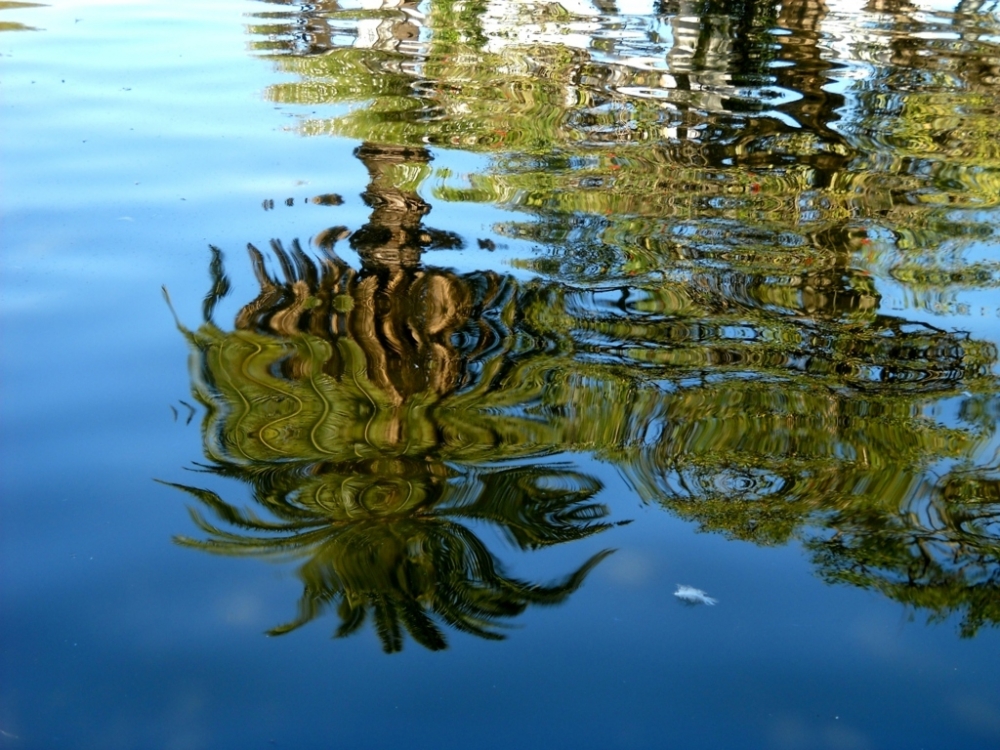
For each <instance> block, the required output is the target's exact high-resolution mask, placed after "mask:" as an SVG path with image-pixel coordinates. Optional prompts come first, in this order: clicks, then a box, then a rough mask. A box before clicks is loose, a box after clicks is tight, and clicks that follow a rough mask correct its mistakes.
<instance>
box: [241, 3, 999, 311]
mask: <svg viewBox="0 0 1000 750" xmlns="http://www.w3.org/2000/svg"><path fill="white" fill-rule="evenodd" d="M281 5H283V6H285V7H289V6H288V4H287V3H281ZM988 5H989V4H988V3H970V2H962V3H959V4H958V5H957V7H956V10H955V11H954V12H953V13H943V12H938V13H927V12H923V11H919V10H918V9H916V8H915V7H913V6H911V5H909V4H907V3H905V2H898V1H897V0H886V1H885V2H877V3H872V5H871V7H870V8H869V9H868V10H867V11H866V13H865V14H863V17H862V18H861V19H859V18H857V17H847V16H844V15H841V14H839V13H836V12H833V11H831V10H830V8H829V7H828V6H827V4H826V3H824V2H822V1H821V0H809V1H808V2H798V3H778V2H776V1H772V0H759V1H756V0H737V1H726V0H691V1H683V0H681V1H677V2H674V1H671V2H660V3H656V4H654V5H653V6H652V7H651V8H650V12H649V14H647V15H628V14H624V13H622V12H620V11H619V10H618V9H617V8H616V5H615V3H614V2H610V1H608V2H605V1H603V0H602V1H598V0H593V2H590V0H566V2H564V3H563V4H561V5H560V4H555V3H543V2H518V3H513V2H506V1H505V0H492V1H488V2H480V3H443V2H436V1H435V2H430V3H424V4H420V5H419V6H418V4H416V3H405V2H404V3H395V2H393V3H390V2H384V3H377V2H361V3H360V4H359V3H355V2H353V0H343V2H339V3H336V2H325V3H320V4H310V5H308V6H303V7H302V8H298V7H295V9H294V10H293V9H291V7H289V10H287V11H276V12H274V13H272V14H269V15H268V17H267V23H266V24H261V25H253V26H251V27H250V31H251V33H252V34H253V35H254V37H255V39H256V40H258V41H257V42H255V44H256V45H257V48H258V51H259V52H260V53H261V54H264V55H267V56H270V57H272V59H273V60H274V61H275V64H276V65H277V66H278V67H279V68H280V69H282V70H283V71H286V72H289V73H294V74H296V75H297V76H298V77H299V80H298V81H293V82H287V83H281V84H277V85H275V86H273V87H272V88H271V89H269V94H270V96H271V97H272V98H274V99H275V100H276V101H281V102H290V103H300V104H308V105H309V106H310V111H312V110H315V107H316V105H322V104H336V105H347V106H348V110H347V111H346V112H344V111H343V109H342V107H338V110H337V114H336V115H335V116H333V117H329V118H325V119H317V118H306V119H304V120H303V121H302V123H301V130H302V132H303V133H307V134H319V133H335V134H339V135H347V136H350V137H354V138H358V139H362V140H366V141H375V142H381V143H390V144H395V145H409V146H418V145H421V146H422V145H424V144H431V145H435V146H442V147H448V148H460V149H463V150H470V151H477V152H484V153H487V154H490V155H491V158H492V163H491V166H490V167H489V168H488V169H487V170H485V171H484V172H482V173H479V174H474V175H472V176H471V177H470V178H469V181H468V182H467V183H466V182H464V181H460V180H457V179H454V178H452V177H450V176H447V175H443V178H444V179H443V181H442V182H440V183H438V184H436V186H435V188H434V190H435V193H436V195H437V196H438V197H440V198H443V199H447V200H465V201H482V202H491V203H495V204H498V205H501V206H505V207H510V208H513V209H517V210H518V211H521V212H527V213H529V214H531V219H530V220H522V219H516V220H513V221H511V222H507V223H504V224H503V225H502V226H499V227H497V229H498V231H500V232H501V233H503V234H508V235H511V236H517V237H522V238H526V239H530V240H534V241H536V242H537V243H539V245H540V246H541V247H542V248H543V249H545V250H546V252H547V253H548V254H549V255H550V256H552V257H553V260H558V261H561V262H564V263H565V262H569V263H573V264H578V265H583V266H585V267H587V268H588V269H594V268H597V269H603V273H602V275H603V276H604V277H607V276H608V275H611V276H613V277H614V278H618V279H621V278H624V277H625V276H626V275H629V276H636V275H642V274H657V273H659V272H661V271H662V270H663V269H664V267H665V266H667V265H670V266H674V265H676V264H682V265H687V266H691V265H698V264H705V263H709V264H717V263H731V262H734V258H735V262H736V264H737V265H740V264H741V263H743V264H745V265H746V266H747V267H749V266H752V265H757V264H760V263H763V264H765V267H766V265H768V264H769V262H773V261H774V260H775V253H774V252H773V249H774V248H775V247H779V248H781V249H782V251H783V252H782V253H781V254H780V258H778V259H777V260H778V261H779V262H780V263H781V264H782V267H783V268H788V269H791V270H794V271H797V272H800V273H805V272H810V273H814V274H815V273H818V272H821V271H822V270H824V269H825V270H828V271H829V272H831V273H835V272H836V270H835V269H837V268H840V267H843V266H844V265H846V264H848V263H849V264H851V265H852V266H854V267H855V268H858V267H867V268H868V269H869V270H870V271H874V272H877V273H880V274H886V273H888V274H890V275H891V276H892V277H893V278H894V279H895V280H896V281H898V282H900V283H902V284H905V285H906V286H907V287H908V288H909V289H910V290H912V292H913V293H914V295H915V300H916V301H917V302H919V304H921V305H924V306H926V307H928V308H934V307H936V306H938V305H941V304H943V303H947V302H948V301H949V300H952V299H953V297H954V293H955V290H957V289H962V288H969V287H972V288H992V287H996V286H997V285H998V281H1000V266H998V265H997V262H996V260H995V258H990V257H989V256H988V255H987V257H983V255H984V254H983V252H982V247H983V245H984V244H987V243H988V244H989V245H991V246H992V247H995V246H996V231H995V227H996V226H997V224H998V223H1000V220H998V215H997V210H998V208H1000V153H998V151H997V141H996V139H995V138H994V137H993V135H992V133H993V131H994V130H995V127H994V125H995V121H996V120H997V118H998V116H1000V107H998V104H997V103H998V102H1000V96H998V90H997V82H998V81H1000V68H998V65H997V59H1000V46H998V44H997V41H996V40H997V37H998V33H1000V20H998V17H997V15H996V14H995V13H993V12H990V11H989V8H988V7H986V6H988ZM917 31H919V32H922V33H915V32H917ZM265 39H266V41H264V40H265ZM956 39H961V42H960V43H959V42H957V41H954V40H956ZM584 278H586V277H585V276H581V277H580V280H581V281H582V279H584Z"/></svg>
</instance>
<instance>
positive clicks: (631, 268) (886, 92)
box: [179, 1, 1000, 651]
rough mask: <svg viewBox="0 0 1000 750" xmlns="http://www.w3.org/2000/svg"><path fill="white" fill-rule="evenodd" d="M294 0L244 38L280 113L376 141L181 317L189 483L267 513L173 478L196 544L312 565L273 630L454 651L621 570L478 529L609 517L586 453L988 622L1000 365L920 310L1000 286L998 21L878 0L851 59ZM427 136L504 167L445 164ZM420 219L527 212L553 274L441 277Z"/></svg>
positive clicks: (580, 523)
mask: <svg viewBox="0 0 1000 750" xmlns="http://www.w3.org/2000/svg"><path fill="white" fill-rule="evenodd" d="M275 5H276V6H280V7H278V8H277V9H276V10H273V11H268V12H267V13H258V14H257V15H256V16H255V18H254V19H253V23H252V24H251V26H250V27H249V31H250V33H251V35H252V36H253V38H254V42H253V45H254V47H255V49H256V50H257V52H258V53H259V54H261V55H265V56H267V57H269V58H271V59H272V60H273V61H274V63H275V65H276V66H277V67H278V68H279V69H280V70H282V71H283V72H286V73H291V74H294V75H296V76H297V77H298V79H297V81H294V82H288V83H281V84H277V85H275V86H273V87H271V88H270V89H269V90H268V96H269V97H270V98H271V99H273V100H274V101H279V102H286V103H291V104H305V105H308V106H309V111H310V112H312V111H313V110H315V109H316V108H317V107H321V106H323V105H337V108H336V112H337V114H335V115H332V116H330V117H328V118H321V117H320V118H317V117H314V116H312V115H308V116H305V115H304V116H303V117H302V119H301V120H300V121H299V123H298V128H299V132H300V133H301V134H303V135H323V134H331V135H338V136H347V137H353V138H357V139H359V140H361V141H362V145H361V146H359V147H358V149H357V151H356V155H357V157H358V158H359V159H360V160H361V162H362V163H363V164H364V166H365V167H366V169H367V171H368V174H369V185H368V188H367V190H366V192H365V193H364V194H363V198H364V200H365V202H366V203H367V205H368V206H369V207H370V208H371V215H370V218H369V221H368V223H367V224H365V225H364V226H362V227H359V228H357V229H354V230H353V231H352V230H351V229H349V228H348V227H334V228H331V229H329V230H326V231H324V232H322V233H321V234H320V235H318V236H317V237H316V238H315V242H316V245H317V252H315V253H314V252H313V251H311V250H310V251H308V252H307V251H306V250H304V249H303V248H302V247H301V246H300V245H299V243H298V242H297V241H296V242H293V243H292V244H291V245H290V246H288V247H285V246H284V245H282V244H281V243H280V242H277V241H275V242H274V243H272V247H271V248H270V250H269V251H267V252H263V251H261V250H259V249H258V248H255V247H253V246H251V247H250V248H249V252H250V259H251V263H252V264H253V267H254V270H255V273H256V276H257V280H258V282H259V285H260V294H259V296H258V297H257V298H256V299H255V300H253V301H251V302H249V303H247V304H246V305H245V306H244V307H243V308H242V309H241V310H240V312H239V313H238V315H237V317H236V321H235V325H234V327H233V329H232V330H228V331H227V330H224V329H222V328H220V327H218V326H217V325H216V324H215V323H214V322H213V320H212V316H213V312H214V309H215V303H216V302H217V301H218V299H219V298H221V297H222V296H224V295H225V294H227V293H228V282H227V281H226V279H225V273H224V268H223V265H222V263H223V260H222V254H221V251H218V250H216V251H214V255H213V261H212V274H213V280H214V286H213V289H212V292H211V293H210V295H209V297H208V298H207V299H206V304H205V323H204V324H203V325H202V326H201V327H200V328H199V329H198V330H196V331H187V330H185V334H186V335H187V337H188V340H189V342H190V344H191V347H192V350H193V352H194V354H195V359H194V361H195V365H194V367H193V370H192V380H193V386H194V391H195V394H196V397H197V398H198V399H199V401H200V402H201V403H202V404H203V405H205V406H206V407H207V409H208V414H207V416H206V418H205V421H204V424H203V431H204V447H205V453H206V458H207V460H208V463H207V464H206V466H205V467H204V468H205V470H207V471H210V472H213V473H216V474H220V475H223V476H227V477H234V478H238V479H240V480H241V481H243V482H246V483H247V484H248V485H249V486H250V487H251V488H252V490H253V497H254V500H255V502H256V503H257V504H258V505H259V506H261V507H263V508H265V509H266V510H267V511H268V513H269V518H271V519H273V520H263V519H260V518H258V517H257V516H255V515H253V514H251V513H250V512H249V511H246V510H241V509H238V508H236V507H233V506H231V505H229V504H227V503H226V502H225V501H223V500H222V499H221V498H220V497H218V496H217V495H215V494H213V493H211V492H208V491H206V490H201V489H196V488H192V487H186V488H185V489H186V490H187V491H188V492H190V493H191V494H192V496H194V497H195V498H196V499H197V500H198V501H199V507H200V508H201V510H200V511H195V520H196V522H197V523H198V525H199V526H200V527H201V529H202V531H203V532H204V537H203V538H201V539H200V540H193V539H189V538H186V537H182V538H180V539H179V541H180V542H181V543H182V544H186V545H191V546H195V547H199V548H203V549H207V550H210V551H215V552H220V553H226V554H250V555H276V556H279V557H282V558H287V557H289V556H291V557H295V558H296V559H301V560H303V563H302V566H301V568H300V576H301V578H302V579H303V583H304V586H305V592H304V594H303V598H302V601H301V606H300V612H299V615H298V617H297V618H296V619H295V620H294V621H293V622H292V623H290V624H289V625H286V626H282V627H279V628H277V629H276V630H275V631H273V632H284V631H286V630H288V629H290V628H293V627H295V626H297V625H299V624H301V623H303V622H306V621H308V620H310V619H312V618H313V617H315V616H316V615H318V614H319V613H320V612H321V611H322V610H323V609H324V608H326V607H336V609H337V611H338V614H339V617H340V621H341V624H340V626H339V629H338V631H337V632H338V633H339V634H347V633H350V632H353V631H355V630H356V629H357V628H358V627H360V626H361V624H362V621H363V620H364V618H365V617H366V616H369V615H370V616H371V617H372V619H373V620H374V622H375V625H376V628H377V630H378V632H379V634H380V636H381V638H382V642H383V645H384V646H385V648H386V650H390V651H392V650H397V649H398V648H400V646H401V643H402V641H401V638H402V632H403V630H406V631H408V632H410V633H411V635H412V636H413V637H414V638H415V639H416V640H417V641H419V642H421V643H423V644H424V645H426V646H429V647H431V648H440V647H442V646H443V645H444V636H443V634H442V632H441V629H440V625H441V623H443V624H444V625H447V626H450V627H455V628H458V629H461V630H465V631H467V632H473V633H477V634H479V635H484V636H487V637H497V636H498V635H499V630H498V628H499V626H500V625H501V624H502V623H504V622H508V621H509V618H511V617H512V616H514V615H517V614H518V613H520V612H522V611H523V610H524V609H525V608H526V607H527V606H528V605H529V604H532V603H539V604H541V603H555V602H558V601H562V600H563V599H565V598H566V597H567V596H568V595H569V594H570V593H572V591H574V590H575V589H576V588H577V587H578V586H579V585H580V584H581V582H582V580H583V578H584V577H585V576H586V574H587V572H588V571H589V570H590V569H591V568H592V567H593V565H595V564H597V562H599V560H600V557H601V555H598V556H597V557H595V558H592V559H591V560H589V561H587V562H585V563H584V564H583V565H582V566H581V567H580V568H579V569H577V570H576V571H574V572H572V573H570V574H568V575H567V577H566V578H564V579H562V580H560V581H557V582H555V583H553V584H550V585H547V586H541V585H537V584H532V583H529V582H527V581H521V580H515V579H512V578H510V577H508V576H507V574H506V573H505V572H504V571H503V567H502V565H500V564H499V562H498V561H497V559H496V558H495V557H494V555H493V554H492V553H491V552H489V551H488V550H487V549H486V548H485V547H484V546H483V544H482V542H481V541H480V540H479V539H478V538H477V537H476V536H475V535H474V533H473V532H472V530H471V526H470V523H469V522H471V521H476V522H479V521H485V522H487V523H490V524H492V525H494V526H496V527H498V528H500V529H502V530H503V531H504V533H505V534H506V535H507V536H508V538H509V539H510V540H512V541H513V542H514V544H515V545H516V546H517V547H519V548H521V549H534V548H537V547H541V546H546V545H551V544H556V543H561V542H568V541H572V540H574V539H579V538H582V537H585V536H588V535H590V534H593V533H596V532H599V531H601V530H604V529H606V528H608V526H609V525H610V524H611V521H610V520H609V510H608V509H607V508H606V507H605V506H603V505H601V504H599V503H597V502H595V500H594V498H595V495H596V494H597V493H598V492H599V491H600V489H601V484H600V482H599V481H598V480H597V479H596V478H594V477H591V476H588V475H587V474H585V473H583V472H582V471H580V470H578V469H576V468H574V467H573V466H571V465H565V464H551V463H547V462H545V461H542V459H543V458H544V457H548V456H553V455H556V454H559V455H564V454H572V453H580V454H589V455H594V456H596V457H598V458H600V459H602V460H605V461H608V462H611V463H613V464H614V465H615V466H617V467H618V469H619V470H620V472H621V474H622V476H624V477H625V478H626V479H627V481H628V482H629V483H630V485H631V486H632V487H633V488H634V490H635V491H636V493H637V494H638V495H639V497H640V498H641V499H642V500H643V501H644V502H646V503H652V504H659V505H661V506H662V507H663V508H665V509H666V510H668V511H669V512H671V513H673V514H676V515H677V516H679V517H681V518H683V519H686V520H689V521H691V522H693V523H695V524H697V526H698V527H699V528H700V529H702V530H704V531H711V532H714V533H719V534H722V535H724V536H726V537H729V538H733V539H742V540H747V541H752V542H755V543H757V544H764V545H775V544H786V543H789V542H791V541H797V542H799V543H801V544H802V545H803V546H804V548H805V549H806V550H807V553H808V554H809V555H811V557H812V560H813V562H814V564H815V566H816V568H817V571H818V573H819V575H820V576H821V577H822V578H823V579H824V580H827V581H830V582H836V583H849V584H851V585H855V586H861V587H865V588H869V589H873V590H876V591H879V592H881V593H882V594H884V595H886V596H888V597H891V598H892V599H894V600H897V601H899V602H902V603H904V604H905V605H908V606H911V607H913V608H915V609H918V610H922V611H925V612H926V613H927V614H928V615H929V617H930V618H931V619H932V620H937V619H942V620H943V619H945V618H949V617H951V616H952V615H955V616H957V617H958V618H959V619H960V623H961V624H960V626H959V627H960V632H961V634H962V635H965V636H972V635H974V634H975V633H976V631H977V630H978V629H979V628H980V627H982V626H984V625H996V624H997V623H998V622H1000V494H998V493H1000V447H998V431H997V421H998V417H1000V398H998V395H997V394H998V382H997V377H996V368H997V350H996V344H995V342H993V341H990V340H986V339H984V338H982V337H977V336H973V335H970V334H969V333H967V332H963V331H961V330H948V329H946V328H945V327H938V326H935V325H933V324H931V323H928V322H927V319H928V318H929V317H930V316H929V315H928V313H932V312H935V311H939V310H941V309H948V310H951V311H952V312H954V313H956V314H957V315H962V314H967V313H966V312H963V304H964V303H963V302H962V301H961V300H962V297H961V294H962V293H963V292H965V291H969V290H972V291H978V290H985V289H991V288H995V287H996V286H998V281H1000V265H998V262H997V260H996V252H995V251H996V246H997V226H998V225H1000V222H998V206H1000V151H998V150H997V142H996V139H995V137H993V136H992V135H991V133H992V132H993V130H992V129H993V127H994V125H993V123H995V120H996V117H997V115H998V114H1000V112H998V109H997V102H998V101H1000V99H998V98H997V96H996V93H997V91H996V88H997V86H998V85H1000V70H998V68H997V65H996V60H997V59H998V58H997V53H998V46H997V43H996V34H997V32H998V27H1000V22H998V19H997V17H996V16H995V14H993V13H991V12H989V11H988V9H984V8H985V6H984V5H983V4H978V5H977V4H970V3H962V4H960V5H959V6H958V7H957V8H956V9H955V11H954V12H952V13H944V12H938V13H934V14H929V13H926V12H923V11H920V12H918V11H917V10H916V9H914V8H913V7H912V6H910V5H908V4H907V3H902V2H891V1H889V2H880V3H874V4H872V6H871V7H869V8H867V9H866V11H865V13H866V14H868V17H869V19H870V20H871V23H870V26H869V27H867V31H868V32H869V34H868V36H867V37H864V38H861V37H858V36H857V35H856V34H855V35H853V36H852V35H851V34H845V35H838V34H837V33H833V31H837V30H838V29H840V30H843V29H844V28H848V26H849V25H850V23H853V22H852V21H850V20H849V19H847V20H845V19H844V18H839V17H836V16H834V15H831V13H830V12H829V10H828V8H827V7H826V5H825V4H823V3H822V2H814V1H813V2H806V3H795V4H785V5H780V4H777V3H768V2H740V3H724V2H701V3H683V2H682V3H673V2H667V3H660V4H658V5H656V6H655V7H654V8H652V9H651V12H650V13H648V14H645V15H627V14H624V13H621V12H619V11H618V10H617V8H616V6H615V5H614V4H613V3H606V4H601V3H598V2H595V3H594V5H593V6H590V5H589V4H586V3H581V4H580V7H577V6H576V5H573V9H569V10H567V8H568V7H569V6H554V5H550V4H537V3H521V4H517V5H501V4H494V3H463V4H458V3H437V2H430V3H424V4H420V5H419V6H418V5H417V4H411V3H401V4H398V3H394V4H392V5H391V6H390V5H389V4H386V6H385V7H381V8H369V7H368V6H367V5H366V6H365V10H363V11H362V10H361V9H360V8H359V7H356V6H355V5H352V4H349V3H340V4H338V3H332V2H320V3H310V4H308V5H303V6H301V7H300V6H294V5H291V4H288V3H275ZM584 6H586V7H584ZM583 20H586V21H587V23H585V24H584V23H583ZM831 29H833V31H831ZM914 29H922V30H924V31H926V32H928V33H924V34H920V35H917V34H914V33H913V30H914ZM581 30H582V31H581ZM931 32H934V33H931ZM954 34H959V35H960V37H961V39H962V43H961V44H951V43H945V41H944V40H946V39H952V36H949V35H954ZM845 49H846V52H845ZM345 104H346V105H348V108H347V110H346V113H345V110H344V106H343V105H345ZM437 147H441V148H457V149H462V150H466V151H471V152H476V153H480V154H483V155H485V156H486V157H487V162H488V165H487V166H486V167H485V168H484V169H483V170H482V171H481V172H479V173H476V174H472V175H471V176H468V177H462V178H461V179H459V178H458V177H456V176H454V175H451V174H450V173H448V172H447V171H446V170H438V171H437V172H435V171H434V170H432V169H431V166H430V165H431V161H432V152H431V150H430V149H431V148H437ZM432 199H433V200H436V201H441V202H448V201H461V202H465V203H487V204H491V205H493V206H497V207H500V208H503V209H509V210H510V212H511V213H510V216H511V218H510V219H509V220H505V221H503V222H499V223H498V224H496V225H495V226H494V227H493V228H492V232H493V233H494V234H495V235H498V236H500V237H503V236H506V237H516V238H519V239H525V240H529V241H531V242H532V243H533V245H534V246H535V248H536V251H535V253H534V254H532V255H531V256H530V257H528V258H524V259H520V260H517V261H515V263H516V264H517V265H519V266H520V267H521V268H522V269H524V270H530V271H532V272H533V276H532V278H531V279H530V280H520V279H516V278H515V277H514V276H512V275H510V274H508V273H502V272H498V271H495V270H483V271H475V272H468V273H459V272H456V271H454V270H450V269H447V268H440V267H435V266H434V265H433V264H430V263H427V262H425V254H426V253H428V252H432V251H433V250H435V249H441V248H457V247H460V246H462V244H463V238H462V237H461V236H459V235H458V234H456V233H454V232H450V231H446V230H440V229H434V228H431V227H429V226H428V225H427V224H426V217H427V215H428V213H429V212H430V209H431V205H430V203H429V201H430V200H432ZM333 202H334V203H335V202H336V201H333ZM344 241H346V242H348V243H349V244H350V246H351V247H352V248H353V249H354V250H355V251H356V252H357V253H358V256H359V258H360V263H359V267H358V268H353V267H351V266H350V264H348V263H346V262H345V261H344V260H342V259H341V258H340V257H339V256H338V255H337V253H336V247H337V245H338V243H341V242H344ZM491 242H492V241H491ZM480 244H481V246H485V245H483V243H482V241H481V243H480ZM483 265H488V264H486V263H484V264H483ZM889 288H893V289H900V290H902V291H901V292H895V293H897V294H902V296H903V299H904V300H905V304H904V305H897V306H895V307H893V308H892V312H893V313H894V314H889V312H888V311H887V310H886V305H885V303H884V296H885V294H886V291H885V290H886V289H889ZM931 319H932V318H931ZM952 319H954V318H952ZM205 512H209V513H210V514H211V515H212V516H213V517H214V519H215V520H209V516H206V515H204V514H205ZM602 554H603V553H602Z"/></svg>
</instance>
